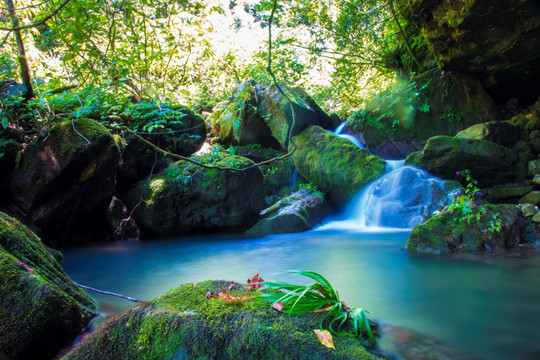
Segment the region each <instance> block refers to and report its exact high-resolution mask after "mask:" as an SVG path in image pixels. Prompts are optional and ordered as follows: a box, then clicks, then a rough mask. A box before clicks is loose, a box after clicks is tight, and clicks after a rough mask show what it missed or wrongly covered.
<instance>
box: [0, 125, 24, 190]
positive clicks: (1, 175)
mask: <svg viewBox="0 0 540 360" xmlns="http://www.w3.org/2000/svg"><path fill="white" fill-rule="evenodd" d="M0 129H1V127H0ZM22 142H23V139H21V137H20V136H19V135H18V134H17V133H15V131H13V130H12V129H10V128H7V129H4V130H0V200H4V199H5V198H6V197H7V196H8V195H7V193H8V192H10V186H9V182H10V179H11V174H12V173H13V169H15V164H16V159H17V155H18V154H19V153H20V152H21V150H22V145H21V143H22Z"/></svg>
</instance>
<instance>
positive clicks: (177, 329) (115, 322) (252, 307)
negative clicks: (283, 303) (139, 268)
mask: <svg viewBox="0 0 540 360" xmlns="http://www.w3.org/2000/svg"><path fill="white" fill-rule="evenodd" d="M230 284H233V288H232V290H230V291H228V292H229V293H230V295H231V296H237V297H242V296H244V295H248V296H253V295H254V291H250V290H247V289H246V286H244V285H241V284H237V283H232V282H226V281H205V282H201V283H196V284H185V285H182V286H180V287H178V288H176V289H173V290H170V291H169V292H168V293H166V294H165V295H163V296H161V297H159V298H157V299H154V300H152V301H150V302H149V303H148V304H143V305H138V306H137V307H135V308H132V309H130V310H128V311H127V312H126V313H124V314H123V315H122V316H120V317H117V318H114V319H112V320H110V321H108V322H107V323H106V324H105V325H104V326H102V327H101V328H100V329H98V330H97V331H96V332H94V333H93V334H91V335H90V336H89V337H87V338H86V339H85V340H83V341H82V342H81V343H80V344H78V345H77V346H76V347H75V349H74V350H73V351H72V352H71V353H69V354H68V355H67V356H66V357H64V360H71V359H73V360H75V359H98V358H101V359H103V358H106V359H109V360H141V359H156V360H157V359H223V360H227V359H231V360H232V359H245V360H248V359H257V360H260V359H269V360H270V359H272V360H274V359H281V360H286V359H290V360H292V359H295V360H297V359H298V360H299V359H305V360H307V359H309V360H312V359H359V360H368V359H369V360H371V359H378V358H379V357H377V356H376V355H373V354H371V353H369V352H368V351H367V350H366V348H365V347H364V346H365V344H366V343H367V339H366V338H365V337H363V338H362V339H359V338H357V337H334V344H335V347H336V350H334V349H328V348H325V347H324V346H322V345H321V343H320V342H319V340H318V339H317V337H316V336H315V334H314V332H313V330H314V329H318V328H319V326H320V322H321V320H322V319H323V317H324V314H322V313H311V314H306V315H286V314H282V313H280V312H277V311H275V310H273V309H271V308H270V307H269V306H264V307H261V306H258V305H257V304H256V302H255V300H254V299H247V300H244V301H236V302H227V301H224V300H221V299H215V298H209V299H207V298H206V294H207V293H209V292H210V293H217V292H219V291H223V290H227V289H228V287H229V285H230Z"/></svg>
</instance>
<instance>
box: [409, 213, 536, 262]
mask: <svg viewBox="0 0 540 360" xmlns="http://www.w3.org/2000/svg"><path fill="white" fill-rule="evenodd" d="M484 209H485V214H483V215H481V216H480V219H479V221H477V220H476V218H474V217H473V219H472V220H471V224H468V223H467V222H466V221H460V217H461V216H462V215H461V213H460V210H456V211H454V212H453V213H452V212H450V211H446V212H443V213H441V214H439V215H436V216H434V217H432V218H430V219H429V220H427V221H426V222H425V223H423V224H422V225H419V226H417V227H416V228H414V230H413V231H412V232H411V234H410V235H409V239H408V240H407V246H406V247H407V249H410V250H416V251H419V252H426V253H435V254H443V253H449V252H461V251H492V250H501V249H509V248H512V247H515V246H517V245H518V244H520V243H521V242H522V239H523V237H524V233H525V228H526V225H527V222H526V221H525V219H524V218H523V215H522V212H521V210H520V209H519V208H518V207H516V206H514V205H484ZM494 217H496V218H497V219H500V220H501V221H502V223H501V229H500V231H499V232H496V231H495V232H489V231H488V229H489V228H490V221H493V220H494Z"/></svg>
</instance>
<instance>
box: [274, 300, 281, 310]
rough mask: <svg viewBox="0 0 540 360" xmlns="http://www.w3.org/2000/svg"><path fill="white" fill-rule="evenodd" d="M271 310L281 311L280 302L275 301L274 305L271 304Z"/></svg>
mask: <svg viewBox="0 0 540 360" xmlns="http://www.w3.org/2000/svg"><path fill="white" fill-rule="evenodd" d="M272 309H275V310H277V311H281V309H283V303H282V302H281V301H276V302H275V303H273V304H272Z"/></svg>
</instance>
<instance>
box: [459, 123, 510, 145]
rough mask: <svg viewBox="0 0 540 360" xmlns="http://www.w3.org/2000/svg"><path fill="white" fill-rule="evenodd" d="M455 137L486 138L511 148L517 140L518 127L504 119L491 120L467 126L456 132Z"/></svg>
mask: <svg viewBox="0 0 540 360" xmlns="http://www.w3.org/2000/svg"><path fill="white" fill-rule="evenodd" d="M456 137H457V138H463V139H477V140H488V141H492V142H494V143H495V144H499V145H502V146H507V147H510V148H511V147H512V146H514V144H515V143H516V141H518V140H519V129H518V128H516V127H515V126H514V125H512V124H510V123H509V122H506V121H491V122H486V123H481V124H476V125H473V126H471V127H468V128H467V129H465V130H462V131H460V132H458V133H457V134H456Z"/></svg>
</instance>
